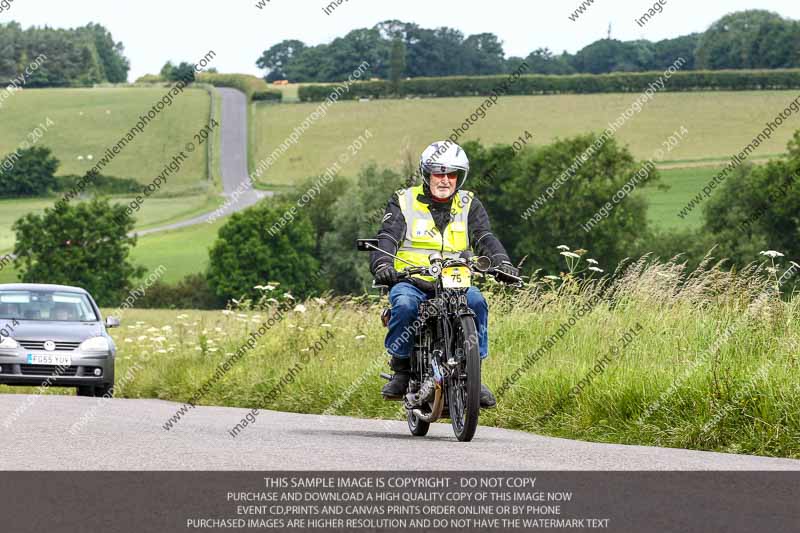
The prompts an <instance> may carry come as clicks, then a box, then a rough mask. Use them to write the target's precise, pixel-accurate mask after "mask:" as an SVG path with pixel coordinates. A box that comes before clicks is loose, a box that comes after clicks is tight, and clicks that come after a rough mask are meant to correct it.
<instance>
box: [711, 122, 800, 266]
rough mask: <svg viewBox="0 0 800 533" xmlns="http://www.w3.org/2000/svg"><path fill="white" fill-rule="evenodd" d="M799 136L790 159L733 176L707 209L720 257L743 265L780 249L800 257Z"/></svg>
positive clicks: (744, 169) (741, 169) (745, 169)
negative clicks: (799, 210)
mask: <svg viewBox="0 0 800 533" xmlns="http://www.w3.org/2000/svg"><path fill="white" fill-rule="evenodd" d="M798 142H800V131H798V132H796V133H795V136H794V140H793V141H792V142H790V144H789V154H788V157H787V158H784V159H779V160H775V161H770V162H769V163H767V164H766V165H763V166H753V165H749V164H745V165H742V166H740V167H738V168H736V169H735V170H734V171H733V172H732V173H730V174H729V175H728V176H727V178H726V179H725V181H724V182H723V183H722V185H721V186H720V187H718V190H716V191H714V193H713V194H712V195H711V196H710V197H709V199H708V202H707V203H706V205H705V206H704V208H703V219H704V231H706V232H707V233H708V234H709V235H711V236H712V238H713V242H714V243H717V244H718V245H719V250H718V252H717V255H721V256H723V257H727V258H729V259H730V260H731V261H732V262H733V263H734V264H736V265H739V266H743V265H746V264H748V263H750V262H751V261H757V260H759V259H761V258H760V257H759V252H761V251H764V250H776V251H779V252H781V253H784V254H786V256H787V257H790V258H792V259H795V258H797V257H800V245H799V244H798V239H797V237H798V235H800V220H799V219H798V216H797V214H798V206H800V152H798V150H797V149H796V147H797V146H798V144H797V143H798Z"/></svg>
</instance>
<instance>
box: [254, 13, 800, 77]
mask: <svg viewBox="0 0 800 533" xmlns="http://www.w3.org/2000/svg"><path fill="white" fill-rule="evenodd" d="M678 57H683V58H685V59H686V60H687V64H686V65H685V67H684V68H685V69H687V70H693V69H700V70H719V69H774V68H793V67H800V21H796V20H791V19H786V18H783V17H781V16H780V15H778V14H777V13H773V12H770V11H765V10H747V11H740V12H736V13H731V14H729V15H726V16H724V17H722V18H721V19H719V20H718V21H717V22H715V23H713V24H712V25H711V26H710V27H709V28H708V30H706V31H705V32H703V33H692V34H689V35H684V36H680V37H676V38H673V39H664V40H661V41H657V42H652V41H648V40H644V39H640V40H635V41H620V40H617V39H611V38H607V39H599V40H597V41H595V42H593V43H591V44H589V45H588V46H586V47H584V48H582V49H581V50H579V51H578V52H576V53H575V54H570V53H568V52H566V51H564V52H562V53H561V54H557V53H555V52H553V51H552V50H550V49H548V48H539V49H537V50H534V51H532V52H531V53H530V54H529V55H528V56H527V57H517V56H512V57H506V54H505V52H504V50H503V44H502V42H501V41H500V39H499V38H498V37H497V36H496V35H494V34H493V33H480V34H475V35H469V36H465V35H464V34H463V33H462V32H461V31H459V30H457V29H454V28H448V27H444V26H443V27H440V28H435V29H428V28H422V27H420V26H419V25H418V24H415V23H411V22H402V21H399V20H387V21H384V22H380V23H378V24H376V25H375V26H373V27H372V28H361V29H356V30H353V31H351V32H349V33H348V34H347V35H345V36H344V37H338V38H336V39H334V40H333V41H331V42H330V43H327V44H320V45H316V46H308V45H306V44H305V43H303V42H302V41H299V40H296V39H290V40H284V41H282V42H280V43H278V44H276V45H274V46H272V47H271V48H269V49H267V50H265V51H264V52H263V53H262V55H261V56H260V57H259V58H258V60H257V61H256V65H257V66H258V67H259V68H262V69H265V70H266V76H265V79H266V80H267V81H274V80H278V79H288V80H290V81H292V82H330V81H340V80H343V79H346V78H347V76H348V75H349V74H350V73H351V72H352V71H353V70H354V69H355V68H356V67H357V66H358V65H359V64H360V63H361V62H362V61H364V60H366V61H368V62H369V64H370V65H371V68H370V72H369V73H368V74H369V77H371V78H380V79H385V80H398V79H400V78H405V77H410V78H417V77H441V76H482V75H491V74H504V73H510V72H514V71H515V70H517V68H518V67H519V65H520V64H522V63H523V62H525V63H527V64H528V65H529V69H528V70H527V72H529V73H532V74H533V73H537V74H604V73H609V72H643V71H651V70H663V69H665V68H667V67H669V65H671V64H672V63H673V62H674V61H675V59H676V58H678Z"/></svg>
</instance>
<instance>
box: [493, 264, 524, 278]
mask: <svg viewBox="0 0 800 533" xmlns="http://www.w3.org/2000/svg"><path fill="white" fill-rule="evenodd" d="M497 270H499V271H500V272H502V273H503V274H508V275H510V276H514V277H517V278H518V277H519V269H518V268H517V267H515V266H514V265H512V264H511V263H509V262H508V261H503V262H502V263H500V266H498V267H497Z"/></svg>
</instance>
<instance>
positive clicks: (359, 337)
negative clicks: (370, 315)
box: [356, 335, 367, 341]
mask: <svg viewBox="0 0 800 533" xmlns="http://www.w3.org/2000/svg"><path fill="white" fill-rule="evenodd" d="M366 338H367V336H366V335H356V340H357V341H363V340H364V339H366Z"/></svg>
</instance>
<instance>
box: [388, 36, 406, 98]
mask: <svg viewBox="0 0 800 533" xmlns="http://www.w3.org/2000/svg"><path fill="white" fill-rule="evenodd" d="M405 70H406V45H405V43H404V42H403V41H402V40H401V39H395V40H394V41H392V57H391V60H390V68H389V79H390V80H392V83H394V85H395V88H397V86H398V85H399V83H400V80H401V79H403V74H404V73H405Z"/></svg>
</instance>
